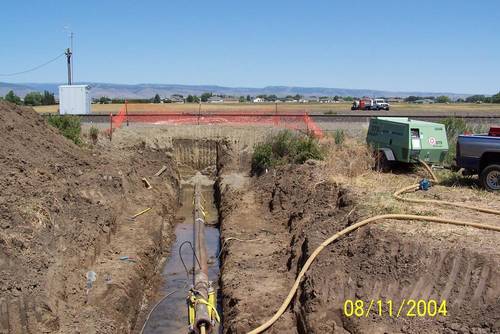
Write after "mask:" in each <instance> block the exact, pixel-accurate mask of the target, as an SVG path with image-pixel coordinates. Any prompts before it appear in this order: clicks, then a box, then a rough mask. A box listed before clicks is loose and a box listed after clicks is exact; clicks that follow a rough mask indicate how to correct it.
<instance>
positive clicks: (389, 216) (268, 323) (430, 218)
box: [248, 214, 500, 334]
mask: <svg viewBox="0 0 500 334" xmlns="http://www.w3.org/2000/svg"><path fill="white" fill-rule="evenodd" d="M383 219H397V220H419V221H429V222H433V223H439V224H451V225H458V226H470V227H475V228H479V229H484V230H491V231H496V232H500V226H492V225H486V224H479V223H468V222H463V221H459V220H452V219H445V218H440V217H433V216H417V215H406V214H387V215H379V216H375V217H371V218H368V219H365V220H362V221H360V222H358V223H356V224H353V225H351V226H349V227H347V228H345V229H343V230H342V231H340V232H338V233H335V234H334V235H332V236H331V237H330V238H328V239H326V240H325V241H323V242H322V243H321V245H319V246H318V248H316V249H315V250H314V252H313V253H312V254H311V256H309V258H308V259H307V261H306V263H305V264H304V266H303V267H302V269H301V270H300V273H299V274H298V276H297V278H296V279H295V282H294V283H293V286H292V289H291V290H290V292H289V293H288V296H287V297H286V299H285V300H284V301H283V303H282V304H281V306H280V308H279V309H278V311H277V312H276V313H275V314H274V316H273V317H272V318H271V319H269V320H268V321H266V322H265V323H263V324H262V325H260V326H259V327H257V328H255V329H254V330H252V331H250V332H248V334H257V333H262V332H263V331H265V330H266V329H268V328H269V327H271V325H272V324H274V323H275V322H276V320H278V319H279V317H281V315H283V313H284V312H285V310H286V309H287V307H288V304H290V302H291V301H292V298H293V296H294V295H295V293H296V292H297V289H298V288H299V284H300V281H301V280H302V277H303V276H304V274H305V273H306V272H307V270H308V269H309V267H310V266H311V264H312V263H313V261H314V260H315V259H316V257H317V256H318V254H319V253H320V252H321V251H322V250H323V249H324V248H325V247H326V246H328V245H329V244H331V243H332V242H334V241H335V240H337V239H338V238H340V237H341V236H343V235H346V234H348V233H350V232H352V231H354V230H357V229H358V228H360V227H363V226H365V225H368V224H370V223H373V222H376V221H379V220H383Z"/></svg>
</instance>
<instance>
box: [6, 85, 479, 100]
mask: <svg viewBox="0 0 500 334" xmlns="http://www.w3.org/2000/svg"><path fill="white" fill-rule="evenodd" d="M78 84H88V85H90V86H91V87H92V90H91V92H92V96H93V97H101V96H107V97H110V98H129V99H132V98H151V97H153V96H154V95H155V94H159V95H160V96H161V97H168V96H170V95H172V94H182V95H189V94H191V95H201V94H202V93H205V92H211V93H213V94H223V95H230V96H242V95H244V96H246V95H251V96H256V95H260V94H267V95H269V94H275V95H277V96H286V95H296V94H299V95H303V96H335V95H338V96H353V97H363V96H372V97H378V96H384V97H394V96H400V97H406V96H410V95H414V96H439V95H447V96H449V97H450V98H452V99H455V98H460V97H461V98H464V97H467V96H470V95H471V94H458V93H446V92H397V91H385V90H373V89H347V88H326V87H293V86H267V87H263V88H250V87H223V86H214V85H175V84H134V85H124V84H111V83H98V82H82V83H78ZM58 86H59V84H57V83H22V84H13V83H6V82H0V96H3V95H5V94H6V93H7V92H8V91H9V90H13V91H14V92H15V93H16V94H17V95H19V96H21V97H24V95H26V94H27V93H29V92H32V91H44V90H48V91H50V92H52V93H55V94H56V95H58V93H59V91H58Z"/></svg>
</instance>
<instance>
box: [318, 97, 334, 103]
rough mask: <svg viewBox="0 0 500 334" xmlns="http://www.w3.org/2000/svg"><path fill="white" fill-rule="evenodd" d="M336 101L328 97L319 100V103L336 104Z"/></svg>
mask: <svg viewBox="0 0 500 334" xmlns="http://www.w3.org/2000/svg"><path fill="white" fill-rule="evenodd" d="M334 102H335V101H334V100H333V99H332V98H330V97H328V96H323V97H320V98H319V103H334Z"/></svg>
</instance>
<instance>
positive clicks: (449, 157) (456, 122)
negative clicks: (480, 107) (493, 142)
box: [442, 117, 485, 165]
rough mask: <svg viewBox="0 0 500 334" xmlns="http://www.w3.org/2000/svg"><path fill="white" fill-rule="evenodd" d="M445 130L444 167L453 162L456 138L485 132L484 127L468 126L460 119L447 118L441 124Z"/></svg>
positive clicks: (479, 125)
mask: <svg viewBox="0 0 500 334" xmlns="http://www.w3.org/2000/svg"><path fill="white" fill-rule="evenodd" d="M442 123H443V124H444V126H445V128H446V136H447V138H448V146H449V149H448V153H447V154H446V157H445V158H444V163H445V164H446V165H451V164H453V162H454V159H455V155H456V150H457V139H458V136H459V135H461V134H464V133H466V132H472V133H480V132H484V131H485V127H484V126H483V125H481V124H478V125H470V124H467V123H466V122H465V120H464V119H462V118H456V117H448V118H446V119H445V120H444V121H443V122H442Z"/></svg>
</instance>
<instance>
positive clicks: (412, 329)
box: [221, 161, 500, 334]
mask: <svg viewBox="0 0 500 334" xmlns="http://www.w3.org/2000/svg"><path fill="white" fill-rule="evenodd" d="M328 163H329V162H328ZM344 172H345V169H343V168H341V169H340V173H344ZM344 176H345V175H344ZM378 176H380V177H381V178H382V180H377V182H378V183H380V182H386V183H391V185H392V187H391V186H389V188H390V192H389V193H388V195H387V196H388V197H389V198H391V196H390V194H392V192H393V191H394V189H393V187H397V186H400V185H401V184H402V185H404V184H407V183H411V182H412V177H405V178H403V179H402V178H401V177H399V176H394V175H393V176H391V175H388V176H387V178H384V177H385V175H378V174H377V177H378ZM393 178H394V179H397V180H393ZM223 179H227V176H226V177H223ZM338 179H341V180H342V178H341V177H340V178H338V177H332V174H331V173H325V167H324V164H323V163H320V162H313V161H310V162H309V164H306V165H301V166H298V165H295V166H282V167H279V168H276V169H275V170H272V171H270V172H269V173H267V174H265V175H263V176H261V177H259V178H253V179H252V181H251V182H249V185H248V186H247V187H244V188H243V189H240V190H239V192H238V194H237V195H238V196H237V197H236V201H235V202H231V201H230V199H231V198H233V197H235V195H234V193H233V192H231V191H227V189H225V188H223V187H222V188H221V197H222V201H221V205H222V210H221V218H222V226H221V228H222V234H223V237H233V236H236V237H238V238H241V239H254V238H255V239H256V241H254V242H236V241H235V242H233V243H230V244H229V245H227V246H226V248H225V257H224V261H223V263H224V266H223V271H222V283H223V294H224V298H225V303H224V307H225V311H226V313H228V314H230V316H231V319H226V320H225V325H226V327H225V330H226V332H227V333H240V332H247V331H248V330H250V329H252V328H255V327H256V326H258V325H260V324H262V323H263V322H264V321H266V320H268V319H269V318H270V317H271V316H272V315H273V314H274V312H275V311H276V310H277V309H278V307H279V306H280V305H281V302H282V301H283V300H284V298H285V296H286V294H287V293H288V291H289V289H290V288H291V285H292V283H291V282H292V281H293V280H294V279H295V278H296V276H297V274H298V271H299V270H300V269H301V268H302V267H303V265H304V263H305V261H306V260H307V258H308V257H309V256H310V255H311V253H312V252H313V251H314V249H316V247H318V246H319V245H320V243H322V242H323V241H324V240H325V239H327V238H328V237H330V236H331V235H333V234H335V233H336V232H338V231H340V230H342V229H343V228H345V227H347V226H349V225H351V224H352V223H354V222H357V221H359V220H361V219H362V218H365V217H367V216H371V215H373V212H370V211H369V210H368V208H370V207H371V205H372V204H373V203H366V202H369V201H373V199H372V198H371V197H370V196H380V197H381V198H382V200H384V199H386V197H382V194H381V193H377V192H376V190H377V189H378V188H375V187H377V185H376V183H377V182H374V183H375V185H372V184H371V183H367V182H368V181H369V180H366V179H363V180H364V181H363V182H364V183H363V184H365V187H363V191H360V189H358V188H357V187H356V186H354V185H353V184H351V185H347V184H345V183H337V182H336V181H334V180H338ZM408 179H409V180H408ZM413 182H414V181H413ZM368 184H369V185H370V186H367V185H368ZM384 186H386V184H384ZM378 187H379V188H380V185H379V186H378ZM433 191H437V189H434V190H433ZM443 191H445V193H446V194H447V196H452V194H451V193H452V192H455V191H456V192H464V190H463V189H462V190H460V189H457V190H453V189H451V190H450V189H445V190H443ZM448 193H449V194H448ZM419 195H420V196H425V195H427V196H432V195H433V194H432V193H431V192H429V194H419ZM469 195H470V194H469ZM384 196H386V195H385V193H384ZM453 196H454V195H453ZM391 203H392V202H391ZM391 203H389V204H391ZM391 205H392V204H391ZM478 205H479V204H478ZM240 207H242V208H243V209H244V208H246V207H251V209H252V214H251V215H250V214H249V213H247V212H245V210H241V209H239V208H240ZM375 209H376V210H382V209H384V208H375ZM386 209H387V208H386ZM403 209H404V210H405V211H406V210H407V211H409V212H415V211H412V210H417V211H419V210H421V209H420V208H413V209H411V208H406V207H404V208H403ZM430 209H431V208H426V210H430ZM439 210H441V209H439ZM246 211H248V210H246ZM448 211H457V210H448ZM377 213H379V211H377ZM384 213H385V211H384ZM235 214H236V215H235ZM245 214H246V215H247V216H248V215H250V216H251V217H248V218H247V217H246V215H245ZM432 214H435V215H443V216H450V212H444V213H441V212H435V213H434V212H433V213H432ZM432 214H431V215H432ZM455 214H456V215H461V216H464V218H462V219H466V220H471V221H474V219H472V218H473V216H477V217H476V219H483V220H484V221H488V222H489V223H493V222H494V221H495V222H496V217H491V216H488V215H483V216H478V214H477V213H474V212H472V213H468V212H458V211H457V212H455ZM360 215H363V216H362V217H361V216H360ZM451 217H453V216H451ZM497 244H498V236H497V235H493V234H492V233H491V232H488V231H478V230H475V229H467V228H461V227H454V226H447V225H438V226H435V225H433V224H430V223H427V224H425V223H413V222H395V221H393V222H381V223H378V224H374V225H370V226H367V227H364V228H361V229H359V230H356V231H354V232H353V233H351V234H350V235H348V236H346V237H343V238H341V239H340V240H338V241H337V242H334V243H333V244H332V245H330V246H328V247H327V248H326V249H325V250H324V251H323V252H322V253H320V255H319V256H318V257H317V258H316V260H315V261H314V263H313V265H312V267H311V268H310V269H309V271H308V272H307V273H306V275H305V276H304V278H303V280H302V282H301V284H300V286H299V290H298V291H297V294H296V296H295V298H294V299H293V300H292V302H291V304H290V306H289V308H288V309H287V311H286V312H285V314H284V315H283V316H282V317H281V318H280V319H279V320H278V321H277V322H276V323H275V324H274V325H273V326H272V327H271V328H270V329H269V332H270V333H342V334H343V333H497V332H499V330H500V327H499V324H500V318H499V313H498V310H499V309H500V304H499V300H500V299H499V296H500V294H499V292H500V286H499V281H498V275H499V269H498V268H500V257H499V254H500V250H499V249H498V245H497ZM256 278H257V279H256ZM255 280H257V282H259V283H262V284H257V286H255V283H254V281H255ZM259 280H260V281H259ZM269 282H271V283H269ZM242 291H243V292H242ZM247 291H252V294H248V293H247ZM264 300H265V303H264V302H263V301H264ZM346 300H352V301H353V302H356V301H357V300H362V301H363V302H364V313H363V314H362V315H361V316H356V315H353V316H346V315H345V314H344V310H343V307H344V302H345V301H346ZM372 300H373V301H374V304H375V307H374V308H373V309H372V310H371V312H369V313H368V314H367V313H366V312H367V310H368V308H369V304H370V302H371V301H372ZM409 300H415V301H419V300H422V301H425V302H426V304H427V305H430V304H429V301H431V303H432V301H435V302H436V304H437V305H438V306H440V305H442V301H443V300H446V310H447V314H446V316H444V315H443V313H441V314H434V316H429V315H428V314H427V315H420V316H419V315H418V314H417V311H416V308H414V309H413V310H411V302H410V303H409V304H408V301H409ZM378 301H380V303H381V305H382V306H381V307H382V311H379V309H378ZM405 301H406V303H407V304H404V303H405ZM389 303H392V305H393V306H392V307H393V310H392V314H390V313H389V306H388V304H389ZM402 304H403V305H405V306H404V307H403V309H402V311H401V315H399V316H398V315H397V311H398V309H399V307H400V306H401V305H402ZM420 307H421V306H420ZM421 311H422V309H420V310H419V311H418V312H421ZM413 314H416V316H413ZM285 328H286V329H285Z"/></svg>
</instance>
